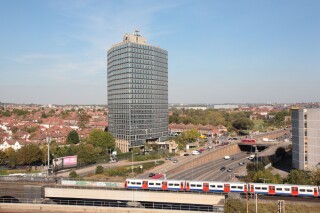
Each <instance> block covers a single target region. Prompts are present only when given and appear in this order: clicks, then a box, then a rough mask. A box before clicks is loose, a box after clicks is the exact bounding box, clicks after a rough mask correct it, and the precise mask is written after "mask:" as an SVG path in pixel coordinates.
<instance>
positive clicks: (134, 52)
mask: <svg viewBox="0 0 320 213" xmlns="http://www.w3.org/2000/svg"><path fill="white" fill-rule="evenodd" d="M108 108H109V113H108V124H109V126H108V130H109V131H110V132H111V133H112V134H113V136H114V137H115V138H116V145H117V147H119V148H120V149H121V150H122V151H124V152H127V151H129V149H130V148H131V147H137V146H141V145H144V144H145V143H146V142H148V141H153V142H155V141H164V140H166V139H167V136H168V53H167V51H166V50H164V49H161V48H159V47H156V46H152V45H149V44H148V43H147V40H146V38H144V37H142V36H141V35H140V34H139V32H138V31H135V33H133V34H125V35H124V37H123V41H122V42H121V43H118V44H115V45H113V46H112V47H111V48H110V49H109V51H108Z"/></svg>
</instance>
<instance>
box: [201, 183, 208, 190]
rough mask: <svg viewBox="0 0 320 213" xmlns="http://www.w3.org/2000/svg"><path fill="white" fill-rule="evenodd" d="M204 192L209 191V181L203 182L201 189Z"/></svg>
mask: <svg viewBox="0 0 320 213" xmlns="http://www.w3.org/2000/svg"><path fill="white" fill-rule="evenodd" d="M202 190H203V191H204V192H208V191H209V183H203V189H202Z"/></svg>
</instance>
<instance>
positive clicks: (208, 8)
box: [0, 0, 320, 105]
mask: <svg viewBox="0 0 320 213" xmlns="http://www.w3.org/2000/svg"><path fill="white" fill-rule="evenodd" d="M319 8H320V1H317V0H309V1H301V0H283V1H278V0H269V1H251V0H243V1H236V0H231V1H211V0H203V1H198V0H188V1H185V0H175V1H171V0H162V1H148V0H141V1H121V0H119V1H118V0H110V1H104V0H91V1H65V0H55V1H49V0H43V1H39V0H28V1H19V0H10V1H2V2H1V7H0V23H1V26H2V29H3V30H2V33H1V34H0V46H1V49H0V74H1V78H0V100H2V101H3V102H9V103H11V102H12V103H57V104H61V105H62V104H63V105H64V104H66V103H68V104H77V105H78V104H80V105H81V104H85V103H93V104H100V103H102V104H107V50H108V49H109V48H110V47H111V46H112V45H114V44H116V43H119V42H121V41H122V39H123V36H124V34H125V33H133V32H134V30H136V29H138V30H139V31H140V34H141V35H142V36H144V37H145V38H146V39H147V43H148V44H151V45H153V46H159V47H161V48H162V49H165V50H167V51H168V67H169V69H168V79H169V82H168V86H169V90H168V94H169V99H168V101H169V102H171V103H173V102H174V103H195V104H198V103H279V102H281V103H282V102H283V103H310V102H317V101H320V96H319V94H318V91H320V84H319V79H320V72H319V70H320V62H319V58H320V21H319V20H320V13H319Z"/></svg>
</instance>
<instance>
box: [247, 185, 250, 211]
mask: <svg viewBox="0 0 320 213" xmlns="http://www.w3.org/2000/svg"><path fill="white" fill-rule="evenodd" d="M246 184H247V186H249V187H248V189H247V193H246V200H247V213H249V204H248V199H249V198H248V191H249V189H250V184H248V183H246Z"/></svg>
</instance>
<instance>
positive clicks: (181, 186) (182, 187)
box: [180, 182, 184, 191]
mask: <svg viewBox="0 0 320 213" xmlns="http://www.w3.org/2000/svg"><path fill="white" fill-rule="evenodd" d="M183 190H184V183H183V182H181V183H180V191H183Z"/></svg>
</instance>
